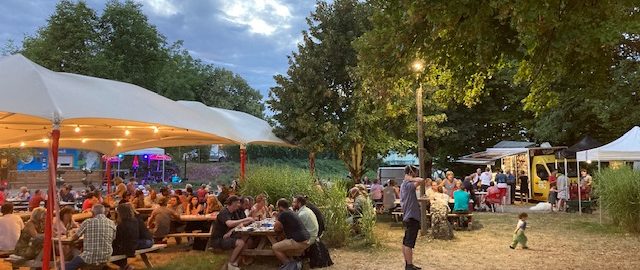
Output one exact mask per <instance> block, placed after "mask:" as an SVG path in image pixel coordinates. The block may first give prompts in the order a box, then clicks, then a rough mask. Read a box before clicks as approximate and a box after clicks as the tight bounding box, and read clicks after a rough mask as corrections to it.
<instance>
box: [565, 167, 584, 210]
mask: <svg viewBox="0 0 640 270" xmlns="http://www.w3.org/2000/svg"><path fill="white" fill-rule="evenodd" d="M564 162H565V166H566V162H567V159H565V160H564ZM576 162H577V161H576ZM577 173H578V213H579V214H580V215H582V195H581V194H580V193H581V192H580V191H581V190H580V170H578V171H577Z"/></svg>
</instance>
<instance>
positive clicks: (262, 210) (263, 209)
mask: <svg viewBox="0 0 640 270" xmlns="http://www.w3.org/2000/svg"><path fill="white" fill-rule="evenodd" d="M249 216H250V217H252V218H254V219H256V220H263V219H265V218H269V217H271V210H270V209H269V207H268V206H267V197H266V196H265V195H264V194H260V195H258V196H257V197H256V203H255V204H254V205H253V207H251V212H250V213H249Z"/></svg>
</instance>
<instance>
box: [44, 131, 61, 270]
mask: <svg viewBox="0 0 640 270" xmlns="http://www.w3.org/2000/svg"><path fill="white" fill-rule="evenodd" d="M59 140H60V130H59V127H58V126H57V125H54V127H53V131H52V132H51V147H50V148H49V191H48V198H47V217H46V219H45V226H44V245H43V250H42V269H44V270H49V262H50V261H51V248H52V245H51V238H52V237H53V233H52V227H53V211H54V207H55V199H56V170H57V167H58V142H59Z"/></svg>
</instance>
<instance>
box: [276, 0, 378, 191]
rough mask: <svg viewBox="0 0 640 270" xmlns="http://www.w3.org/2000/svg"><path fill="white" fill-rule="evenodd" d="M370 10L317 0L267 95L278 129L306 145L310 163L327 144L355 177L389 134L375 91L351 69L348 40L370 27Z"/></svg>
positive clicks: (353, 59) (346, 0) (345, 1)
mask: <svg viewBox="0 0 640 270" xmlns="http://www.w3.org/2000/svg"><path fill="white" fill-rule="evenodd" d="M369 14H370V9H369V7H368V5H367V4H364V3H360V2H358V1H355V0H338V1H335V2H334V3H332V4H327V3H326V2H322V1H319V2H318V3H317V8H316V10H315V12H313V13H312V14H311V16H309V17H308V18H307V24H308V25H309V29H308V31H304V32H303V33H302V34H303V42H302V44H300V45H298V52H294V53H293V54H292V55H291V56H290V57H289V69H288V71H287V76H284V75H277V76H275V80H276V83H277V86H275V87H273V88H271V92H270V93H269V100H268V101H267V103H268V105H269V106H270V107H271V109H272V110H273V111H274V112H275V114H274V116H273V118H274V120H275V121H276V122H277V124H278V125H277V126H276V132H277V133H278V134H280V135H281V136H283V137H286V138H289V139H292V140H293V141H295V142H296V143H297V144H299V145H300V146H301V147H303V148H304V149H306V150H308V151H309V153H310V154H309V158H310V162H311V163H312V164H311V165H310V167H311V168H312V169H313V160H314V158H315V154H316V153H318V152H322V151H323V150H325V149H330V150H331V151H334V152H335V153H337V154H338V156H339V157H340V159H341V160H343V161H344V162H345V164H346V165H347V167H348V168H349V171H350V173H351V175H352V177H353V179H356V180H358V179H359V178H360V176H361V175H362V174H363V173H364V170H365V167H364V166H363V165H364V164H366V163H367V160H370V159H376V158H377V157H378V154H379V153H380V152H383V151H385V148H386V147H387V146H388V144H387V143H386V142H388V140H390V139H389V137H388V136H387V132H386V130H384V128H383V127H384V124H383V120H384V119H383V117H382V114H381V112H382V110H381V109H380V107H379V106H376V103H375V97H372V96H370V95H369V94H368V93H366V92H365V91H364V88H363V87H362V83H361V81H360V80H359V78H358V77H357V75H356V74H354V73H353V69H354V68H355V67H356V66H357V63H358V59H357V53H356V51H355V48H354V47H353V46H352V42H353V41H354V40H355V39H356V38H358V37H359V36H361V35H362V34H363V33H364V32H365V31H367V30H368V29H369V28H370V25H369V22H368V20H367V17H368V16H369ZM312 173H313V171H312Z"/></svg>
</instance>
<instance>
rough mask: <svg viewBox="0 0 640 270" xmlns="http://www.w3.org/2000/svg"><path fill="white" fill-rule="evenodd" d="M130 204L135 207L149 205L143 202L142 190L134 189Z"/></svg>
mask: <svg viewBox="0 0 640 270" xmlns="http://www.w3.org/2000/svg"><path fill="white" fill-rule="evenodd" d="M131 205H132V206H133V208H135V209H138V208H147V207H150V205H146V204H145V200H144V192H142V190H136V193H135V196H134V197H133V199H131Z"/></svg>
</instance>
